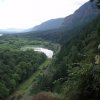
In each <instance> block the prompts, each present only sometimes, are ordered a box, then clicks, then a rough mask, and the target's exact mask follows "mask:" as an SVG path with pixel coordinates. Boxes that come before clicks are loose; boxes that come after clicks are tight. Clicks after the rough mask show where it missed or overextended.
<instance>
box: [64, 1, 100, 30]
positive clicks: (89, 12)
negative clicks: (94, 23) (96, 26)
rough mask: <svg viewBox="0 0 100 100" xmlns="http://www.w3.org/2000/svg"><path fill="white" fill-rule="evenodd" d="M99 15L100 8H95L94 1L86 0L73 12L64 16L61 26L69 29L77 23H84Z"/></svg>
mask: <svg viewBox="0 0 100 100" xmlns="http://www.w3.org/2000/svg"><path fill="white" fill-rule="evenodd" d="M98 15H100V9H98V8H97V4H96V1H93V2H87V3H85V4H84V5H83V6H81V7H80V8H79V9H78V10H77V11H75V13H74V14H72V15H70V16H68V17H66V18H65V19H64V23H63V25H62V27H66V28H67V29H71V28H74V27H77V26H78V25H85V24H86V23H88V22H89V21H91V20H92V19H94V18H96V17H97V16H98Z"/></svg>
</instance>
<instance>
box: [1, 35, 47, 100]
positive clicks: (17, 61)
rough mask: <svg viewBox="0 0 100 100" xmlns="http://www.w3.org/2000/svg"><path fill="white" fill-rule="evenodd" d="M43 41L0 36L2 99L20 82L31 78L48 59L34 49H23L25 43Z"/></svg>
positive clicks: (32, 43) (33, 43)
mask: <svg viewBox="0 0 100 100" xmlns="http://www.w3.org/2000/svg"><path fill="white" fill-rule="evenodd" d="M30 44H31V45H35V44H38V45H39V44H41V42H39V41H38V42H37V41H36V42H35V41H30V42H29V40H26V39H20V38H16V37H10V36H4V37H0V100H5V99H6V97H7V96H9V95H10V94H11V93H12V92H13V91H14V90H15V89H16V88H17V86H19V84H20V83H22V82H23V81H25V80H26V79H27V78H29V77H30V76H31V75H32V74H33V73H34V72H35V71H37V70H38V67H39V66H40V65H41V64H42V63H43V62H44V61H45V60H46V56H45V55H44V54H42V53H37V52H34V51H33V50H27V51H21V50H20V48H21V47H22V46H23V45H30Z"/></svg>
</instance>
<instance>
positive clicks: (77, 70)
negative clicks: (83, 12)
mask: <svg viewBox="0 0 100 100" xmlns="http://www.w3.org/2000/svg"><path fill="white" fill-rule="evenodd" d="M99 44H100V16H98V17H97V18H96V19H95V20H93V21H92V22H91V23H89V24H88V25H86V26H85V27H84V28H83V30H82V31H80V33H78V34H77V35H76V36H75V37H74V38H72V39H71V40H70V41H69V42H67V43H65V44H63V46H62V48H61V51H60V53H59V54H58V55H57V56H56V59H54V61H53V62H52V64H51V66H49V68H48V69H47V70H46V72H45V73H44V74H43V75H42V76H41V77H39V78H38V79H37V83H36V84H34V83H33V89H32V90H31V91H33V92H32V93H34V92H35V93H39V92H42V91H51V92H52V93H53V94H55V93H57V94H59V95H60V97H59V96H57V95H56V98H55V95H54V98H55V99H54V100H80V99H82V100H98V98H100V77H99V76H100V73H99V71H100V68H99V67H100V66H99V64H100V54H99V52H100V50H99V48H98V46H99ZM96 56H98V59H99V61H98V63H96V59H95V58H96ZM40 82H41V84H40ZM34 90H35V91H34ZM43 95H46V94H45V93H44V94H42V95H40V96H41V97H40V98H42V96H43ZM37 96H39V94H37ZM36 100H38V99H36ZM50 100H53V99H50Z"/></svg>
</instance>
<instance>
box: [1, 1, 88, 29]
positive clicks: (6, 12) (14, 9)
mask: <svg viewBox="0 0 100 100" xmlns="http://www.w3.org/2000/svg"><path fill="white" fill-rule="evenodd" d="M87 1H89V0H0V29H9V28H17V29H28V28H31V27H33V26H35V25H38V24H40V23H42V22H44V21H47V20H49V19H54V18H62V17H66V16H68V15H70V14H72V13H74V11H75V10H77V9H78V8H79V7H80V6H81V5H83V4H84V3H85V2H87Z"/></svg>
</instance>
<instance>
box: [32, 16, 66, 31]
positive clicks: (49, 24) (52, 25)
mask: <svg viewBox="0 0 100 100" xmlns="http://www.w3.org/2000/svg"><path fill="white" fill-rule="evenodd" d="M63 21H64V18H57V19H51V20H48V21H46V22H43V23H42V24H40V25H37V26H35V27H34V28H32V29H31V30H33V31H44V30H51V29H57V28H59V27H61V25H62V23H63Z"/></svg>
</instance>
